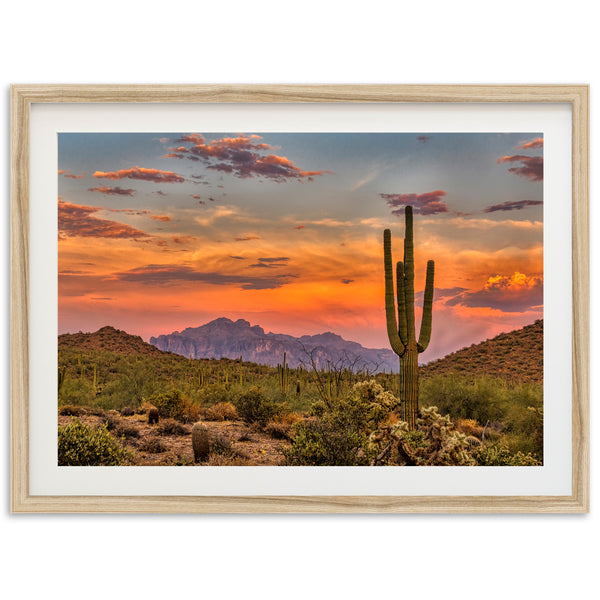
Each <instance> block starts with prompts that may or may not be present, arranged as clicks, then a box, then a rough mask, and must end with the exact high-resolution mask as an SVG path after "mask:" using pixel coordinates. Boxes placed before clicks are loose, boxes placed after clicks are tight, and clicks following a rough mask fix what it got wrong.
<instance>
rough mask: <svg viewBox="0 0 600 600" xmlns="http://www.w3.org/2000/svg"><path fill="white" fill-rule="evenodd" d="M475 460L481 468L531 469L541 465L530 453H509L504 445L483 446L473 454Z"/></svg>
mask: <svg viewBox="0 0 600 600" xmlns="http://www.w3.org/2000/svg"><path fill="white" fill-rule="evenodd" d="M474 456H475V460H476V461H477V464H478V465H481V466H507V467H531V466H539V465H541V462H540V460H538V458H536V457H535V456H534V455H533V454H531V453H527V454H525V453H523V452H521V451H518V452H516V453H514V454H513V453H511V452H510V450H509V449H508V447H507V446H506V445H504V444H494V445H489V446H488V445H483V446H481V447H480V448H479V449H477V450H475V452H474Z"/></svg>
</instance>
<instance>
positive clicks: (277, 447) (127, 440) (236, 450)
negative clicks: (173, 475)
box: [58, 408, 289, 466]
mask: <svg viewBox="0 0 600 600" xmlns="http://www.w3.org/2000/svg"><path fill="white" fill-rule="evenodd" d="M72 412H74V413H77V414H59V417H58V425H59V427H60V426H63V425H66V424H68V423H69V422H70V421H71V419H74V418H77V419H79V420H81V421H82V422H84V423H87V424H88V425H90V426H92V427H98V426H101V425H102V424H104V423H106V424H107V427H108V429H109V431H110V432H111V433H112V435H114V436H115V437H116V438H117V439H119V440H120V442H121V444H122V445H123V446H124V447H125V448H127V450H129V451H130V454H131V457H132V460H131V464H132V465H137V466H160V465H163V466H177V465H180V466H186V465H194V453H193V450H192V435H191V432H192V426H191V425H184V424H181V423H179V422H177V421H173V420H172V419H163V420H161V421H160V422H159V423H158V424H152V425H150V424H149V423H148V417H147V415H146V414H140V415H138V414H134V415H130V416H123V415H120V414H119V413H118V412H117V411H106V412H103V411H98V410H94V409H86V408H79V409H74V410H73V411H72ZM94 413H95V414H94ZM202 423H203V425H205V426H206V428H207V429H208V433H209V438H210V442H211V453H210V458H209V459H208V461H207V462H204V463H201V464H203V465H206V466H227V465H233V466H235V465H239V466H241V465H248V466H251V465H257V466H259V465H271V466H276V465H281V464H283V463H284V456H283V450H284V449H285V448H286V447H288V446H289V441H287V440H286V439H276V438H274V437H272V436H271V435H269V434H267V433H265V432H264V431H261V430H259V429H258V428H257V427H255V426H249V425H248V424H246V423H244V422H243V421H202Z"/></svg>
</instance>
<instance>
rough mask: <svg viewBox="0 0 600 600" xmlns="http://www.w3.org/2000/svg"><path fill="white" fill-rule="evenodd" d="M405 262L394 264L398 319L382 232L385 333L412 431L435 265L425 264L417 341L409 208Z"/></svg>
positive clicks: (387, 241)
mask: <svg viewBox="0 0 600 600" xmlns="http://www.w3.org/2000/svg"><path fill="white" fill-rule="evenodd" d="M404 218H405V234H404V262H400V261H398V263H397V264H396V296H397V302H398V320H397V321H396V305H395V303H394V274H393V268H392V234H391V232H390V230H389V229H386V230H385V231H384V232H383V257H384V268H385V314H386V319H387V333H388V338H389V340H390V345H391V347H392V350H393V351H394V352H395V353H396V354H397V355H398V356H399V357H400V386H399V387H400V401H401V410H402V419H403V420H404V421H406V422H407V423H408V427H409V429H411V430H414V429H416V427H417V416H418V412H419V363H418V355H419V353H420V352H424V351H425V350H426V349H427V346H428V345H429V340H430V338H431V313H432V308H433V275H434V270H435V266H434V262H433V261H432V260H430V261H428V262H427V277H426V280H425V295H424V298H423V316H422V318H421V332H420V334H419V339H418V341H417V339H416V334H415V285H414V282H415V266H414V243H413V218H412V206H407V207H406V210H405V213H404Z"/></svg>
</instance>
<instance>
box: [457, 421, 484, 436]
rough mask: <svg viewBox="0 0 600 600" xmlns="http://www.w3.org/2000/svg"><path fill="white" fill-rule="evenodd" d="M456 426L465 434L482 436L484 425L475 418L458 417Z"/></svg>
mask: <svg viewBox="0 0 600 600" xmlns="http://www.w3.org/2000/svg"><path fill="white" fill-rule="evenodd" d="M456 428H457V429H458V431H460V432H461V433H464V434H465V435H472V436H474V437H476V438H481V434H482V433H483V427H482V426H481V425H479V423H477V421H476V420H475V419H458V421H457V423H456Z"/></svg>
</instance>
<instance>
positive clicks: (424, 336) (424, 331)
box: [418, 260, 435, 352]
mask: <svg viewBox="0 0 600 600" xmlns="http://www.w3.org/2000/svg"><path fill="white" fill-rule="evenodd" d="M434 273H435V264H434V262H433V261H432V260H430V261H428V262H427V277H426V279H425V295H424V296H423V316H422V317H421V333H420V334H419V343H418V350H419V352H425V350H427V346H429V339H430V338H431V314H432V312H433V276H434Z"/></svg>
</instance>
